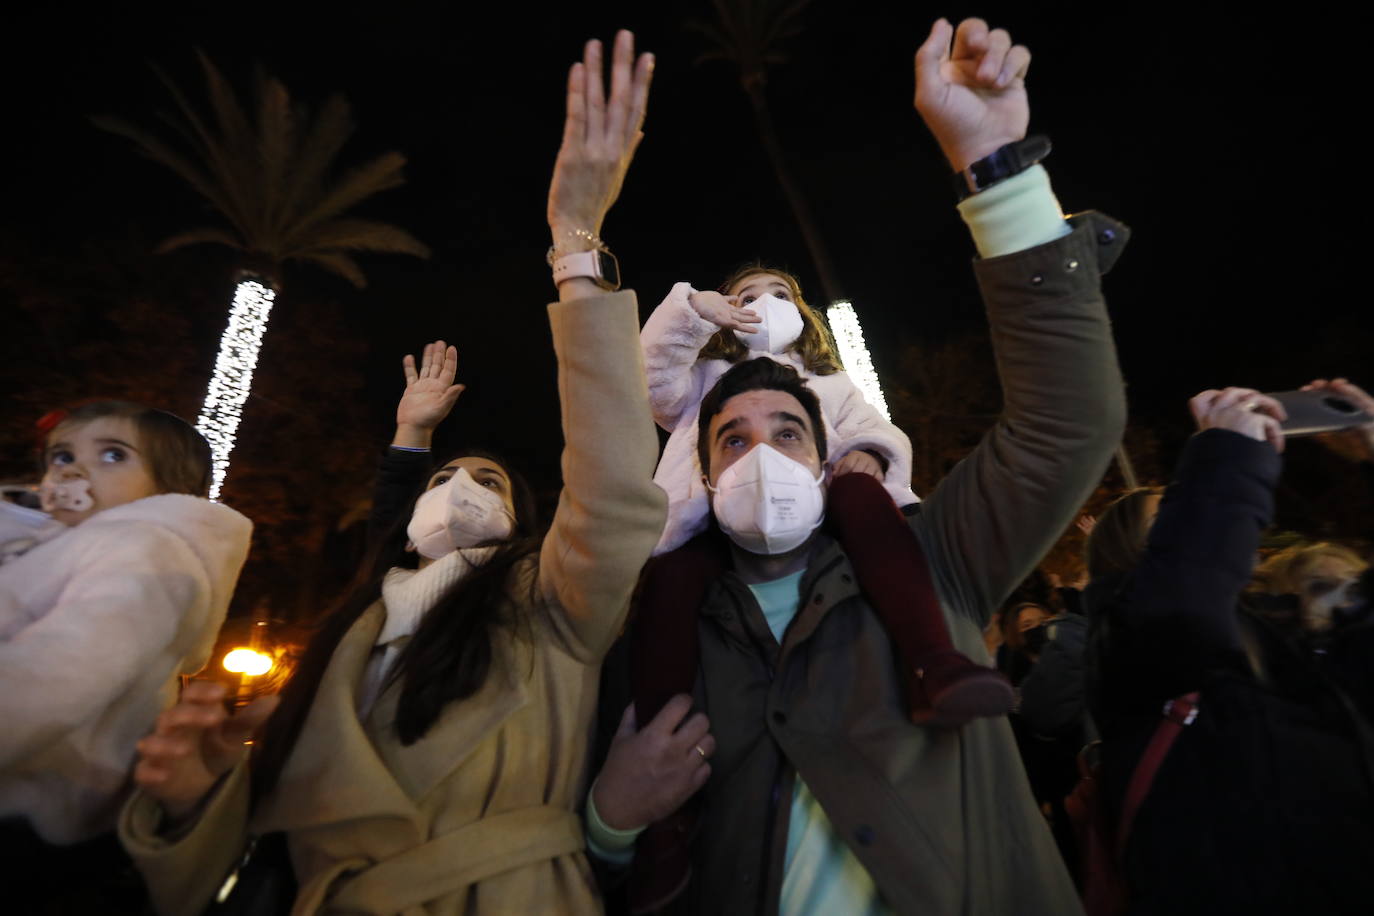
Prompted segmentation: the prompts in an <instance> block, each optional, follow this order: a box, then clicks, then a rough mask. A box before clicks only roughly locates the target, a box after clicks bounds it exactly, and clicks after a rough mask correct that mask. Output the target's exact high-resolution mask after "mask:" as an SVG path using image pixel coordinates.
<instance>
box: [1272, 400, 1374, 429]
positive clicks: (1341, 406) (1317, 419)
mask: <svg viewBox="0 0 1374 916" xmlns="http://www.w3.org/2000/svg"><path fill="white" fill-rule="evenodd" d="M1269 397H1271V398H1273V399H1274V400H1276V401H1278V402H1279V403H1280V404H1282V405H1283V409H1284V411H1285V412H1286V413H1287V414H1288V419H1287V420H1284V421H1283V423H1282V424H1281V426H1282V429H1283V434H1284V435H1285V436H1310V435H1312V434H1314V433H1329V432H1333V431H1335V430H1338V429H1349V428H1350V427H1352V426H1363V425H1364V424H1365V423H1374V416H1371V415H1370V414H1368V413H1366V412H1365V411H1363V410H1360V409H1359V408H1358V407H1356V406H1355V405H1354V404H1352V403H1351V402H1350V401H1347V400H1346V399H1345V398H1343V397H1341V396H1340V395H1338V394H1334V393H1332V392H1330V391H1273V392H1270V393H1269Z"/></svg>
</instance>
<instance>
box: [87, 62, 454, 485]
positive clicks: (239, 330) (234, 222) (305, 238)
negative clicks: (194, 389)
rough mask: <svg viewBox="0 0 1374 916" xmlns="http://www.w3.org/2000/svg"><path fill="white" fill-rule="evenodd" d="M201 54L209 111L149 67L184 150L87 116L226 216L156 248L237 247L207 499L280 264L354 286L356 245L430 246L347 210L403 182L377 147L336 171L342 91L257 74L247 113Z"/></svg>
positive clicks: (245, 388) (207, 410)
mask: <svg viewBox="0 0 1374 916" xmlns="http://www.w3.org/2000/svg"><path fill="white" fill-rule="evenodd" d="M199 58H200V64H201V69H202V70H203V71H204V74H205V84H206V89H207V92H208V94H209V98H210V111H211V117H210V118H205V117H203V116H202V115H201V113H200V112H198V111H197V110H196V108H195V107H194V106H192V105H191V104H190V102H189V101H188V100H187V98H186V95H185V94H184V93H183V92H182V91H181V89H180V88H179V87H178V86H177V85H176V84H175V83H174V82H172V81H171V80H170V79H168V78H167V77H166V76H164V75H163V74H161V73H160V72H159V74H158V75H159V77H161V78H162V81H163V83H164V84H166V86H167V88H168V90H169V91H170V92H171V95H172V98H173V100H174V101H175V102H176V106H177V109H178V111H179V114H180V118H170V117H167V116H165V115H164V116H163V120H165V121H167V122H168V123H169V124H170V125H171V126H172V127H173V128H174V130H175V131H176V133H177V135H178V136H179V137H180V138H181V139H182V140H183V141H184V145H185V146H186V147H189V150H188V151H187V152H183V151H181V150H180V149H179V148H177V147H176V146H174V145H172V144H169V143H167V142H165V141H163V140H162V139H161V138H160V137H158V136H157V135H155V134H153V133H150V132H148V131H146V130H144V129H142V128H140V127H136V126H134V125H132V124H130V123H129V122H127V121H125V120H123V119H121V118H115V117H97V118H93V119H92V120H93V121H94V122H95V124H96V126H98V127H101V128H103V129H105V130H108V131H110V132H112V133H116V134H119V135H120V136H123V137H126V138H128V139H129V140H132V141H133V142H134V143H135V144H136V146H137V147H138V150H139V152H141V153H142V154H143V155H144V156H146V157H148V158H149V159H152V160H153V161H154V162H157V163H159V164H160V165H163V166H165V167H167V168H169V169H171V170H172V171H173V172H175V173H176V174H177V175H178V176H179V177H180V178H181V179H182V180H183V181H185V182H186V183H187V184H189V185H190V186H191V187H192V189H194V190H195V191H196V193H197V194H199V195H200V196H201V197H203V198H204V199H205V200H206V201H207V202H208V203H209V204H210V206H211V208H212V209H213V210H215V211H216V212H217V213H218V214H219V215H220V216H222V217H223V218H224V219H225V220H226V221H227V222H228V223H229V227H218V226H210V227H204V228H200V229H193V230H190V231H188V232H183V233H180V234H178V235H175V236H173V237H171V238H169V239H167V240H166V241H164V242H162V244H160V245H159V246H158V248H157V251H158V252H159V253H166V252H169V251H174V250H176V249H178V248H181V247H184V246H186V245H194V244H200V243H205V242H210V243H215V244H221V245H227V246H229V247H231V248H234V249H236V250H238V251H240V252H242V253H243V258H244V263H245V266H246V267H248V268H249V270H248V271H247V272H245V274H244V275H243V276H242V277H241V278H240V280H239V282H238V284H237V286H236V288H235V290H234V302H233V306H232V307H231V309H230V312H229V324H228V326H227V328H226V329H225V331H224V335H223V336H222V337H221V338H220V349H219V355H218V356H217V357H216V359H215V370H214V375H213V376H212V377H211V379H210V388H209V391H208V393H207V394H206V397H205V406H204V407H203V409H202V410H201V414H200V419H199V420H198V421H197V424H196V425H197V428H198V429H200V431H201V433H202V434H203V435H204V436H205V438H206V439H207V440H209V442H210V446H211V449H212V451H213V454H214V477H213V483H212V488H211V494H210V495H211V498H212V499H216V498H218V497H219V493H220V489H221V488H222V486H223V484H224V478H225V475H226V473H227V472H228V469H229V454H230V452H231V451H232V450H233V448H234V438H235V435H236V433H237V431H238V425H239V419H240V418H241V416H242V414H243V410H244V405H245V402H246V401H247V399H248V395H249V394H250V393H251V392H252V385H253V370H254V369H255V368H256V367H257V362H258V351H259V348H260V347H261V345H262V338H263V334H264V332H265V331H266V329H267V319H268V316H269V314H270V312H271V309H272V305H273V303H274V301H275V300H276V298H277V295H278V293H280V291H281V283H280V281H279V280H278V279H277V278H278V277H279V276H280V269H281V265H283V264H285V263H286V262H288V261H305V262H309V263H311V264H314V265H316V266H317V267H321V268H323V269H325V270H327V271H329V272H331V273H333V274H336V275H338V276H340V277H343V278H344V279H345V280H347V281H348V282H350V283H352V284H353V285H354V286H357V287H359V288H361V287H364V286H366V285H367V278H366V277H365V276H364V275H363V272H362V270H361V269H360V268H359V267H358V265H357V263H356V262H355V261H354V260H353V257H352V255H353V253H355V252H366V251H372V252H388V253H394V254H409V255H415V256H417V257H428V256H429V248H427V247H426V246H425V245H424V244H423V243H421V242H420V241H419V240H418V239H416V238H415V237H414V236H412V235H411V234H410V233H408V232H406V231H405V230H404V229H401V228H399V227H397V226H393V225H390V224H388V223H381V222H376V221H373V220H365V219H356V218H351V217H346V216H345V215H344V214H346V213H347V212H348V211H349V210H351V209H352V208H353V207H354V206H356V205H357V204H359V203H360V202H362V201H363V200H366V199H367V198H369V197H371V196H373V195H374V194H377V193H378V192H380V191H384V190H386V189H388V188H394V187H397V186H399V185H401V184H404V181H405V180H404V178H403V177H402V174H401V173H402V169H403V167H404V166H405V157H404V156H402V155H401V154H400V153H395V152H390V153H383V154H382V155H380V156H378V157H376V158H375V159H372V160H371V161H369V162H367V163H365V164H363V165H362V166H360V167H358V168H355V169H352V170H350V171H348V172H345V173H343V174H342V175H338V174H336V173H335V167H334V166H335V159H336V158H337V156H338V154H339V150H340V149H341V148H342V147H343V145H344V142H345V141H346V140H347V139H348V138H349V136H351V135H352V133H353V131H354V127H355V125H354V124H353V119H352V114H351V112H350V109H349V105H348V102H347V101H346V100H345V99H344V98H343V97H342V96H339V95H335V96H333V97H331V98H329V99H328V100H326V101H325V103H324V104H323V105H322V106H321V107H320V109H319V110H318V112H314V111H311V110H310V109H309V108H307V107H306V106H304V105H300V104H294V105H293V104H292V101H291V97H290V95H289V93H288V92H287V91H286V87H285V86H283V85H282V84H281V82H279V81H278V80H275V79H271V78H267V77H262V76H259V78H258V81H257V93H256V96H257V97H256V100H255V101H256V107H255V109H254V110H255V111H256V117H250V116H249V114H248V113H247V111H246V110H245V108H244V106H243V105H242V104H241V103H240V101H239V99H238V96H237V95H236V94H235V92H234V90H233V88H232V87H231V86H230V85H229V83H228V81H227V80H225V79H224V77H223V76H222V75H221V74H220V72H219V70H218V69H217V68H216V67H215V66H214V64H212V63H211V62H210V59H209V58H208V57H206V56H205V55H204V54H200V55H199Z"/></svg>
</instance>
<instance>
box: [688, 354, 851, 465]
mask: <svg viewBox="0 0 1374 916" xmlns="http://www.w3.org/2000/svg"><path fill="white" fill-rule="evenodd" d="M760 389H767V390H771V391H781V392H784V393H785V394H790V395H792V397H794V398H796V399H797V400H798V401H800V402H801V406H802V407H803V408H805V409H806V415H807V417H809V418H810V420H811V436H812V438H814V439H815V440H816V454H817V455H818V456H819V457H820V459H821V461H825V453H826V452H825V421H824V420H823V419H822V418H821V401H820V398H818V397H816V392H814V391H812V390H811V389H810V388H808V387H807V386H806V382H805V381H804V380H803V379H802V377H801V376H800V375H799V374H798V373H797V370H796V369H793V368H792V367H791V366H784V365H783V364H782V363H780V362H778V361H777V360H775V359H769V358H768V357H767V356H760V357H757V358H755V359H750V360H746V361H744V362H742V363H736V364H735V365H734V366H731V367H730V370H729V371H728V372H726V373H725V374H724V375H722V376H721V377H720V378H719V379H718V380H717V381H716V384H715V386H714V387H712V388H711V390H710V391H708V392H706V397H704V398H702V399H701V412H700V414H699V415H698V416H697V460H698V461H700V462H701V472H702V473H703V474H705V475H706V476H708V477H709V476H710V475H711V436H710V433H711V420H712V419H713V418H714V417H715V415H716V414H718V413H720V410H721V408H722V407H724V406H725V402H726V401H728V400H730V399H731V398H733V397H734V396H735V395H737V394H744V393H745V392H746V391H758V390H760Z"/></svg>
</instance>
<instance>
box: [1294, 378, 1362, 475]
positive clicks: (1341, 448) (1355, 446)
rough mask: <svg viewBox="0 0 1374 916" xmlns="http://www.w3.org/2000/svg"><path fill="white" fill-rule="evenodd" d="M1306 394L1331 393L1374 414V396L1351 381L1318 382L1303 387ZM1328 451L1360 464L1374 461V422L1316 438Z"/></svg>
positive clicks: (1323, 434)
mask: <svg viewBox="0 0 1374 916" xmlns="http://www.w3.org/2000/svg"><path fill="white" fill-rule="evenodd" d="M1302 390H1303V391H1329V392H1330V393H1331V394H1334V395H1336V396H1337V397H1341V398H1344V399H1345V400H1347V401H1349V402H1350V403H1351V404H1354V405H1355V406H1356V407H1358V408H1359V409H1360V410H1363V411H1364V412H1365V413H1367V414H1370V415H1374V395H1370V394H1369V392H1367V391H1365V390H1364V389H1363V388H1361V387H1360V386H1359V385H1356V384H1355V383H1354V382H1351V381H1350V380H1349V379H1343V378H1338V379H1332V380H1330V381H1327V380H1326V379H1324V378H1319V379H1315V380H1313V381H1312V382H1309V383H1308V384H1306V385H1303V386H1302ZM1313 438H1315V439H1316V440H1317V441H1318V442H1320V443H1321V444H1322V445H1325V446H1326V447H1327V448H1329V449H1331V450H1332V451H1334V452H1336V453H1337V454H1339V455H1343V456H1345V457H1347V458H1353V459H1354V460H1356V461H1374V423H1365V424H1363V425H1361V426H1352V427H1351V428H1350V429H1343V430H1341V431H1340V432H1335V433H1322V434H1320V435H1318V436H1314V437H1313Z"/></svg>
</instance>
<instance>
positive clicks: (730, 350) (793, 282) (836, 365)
mask: <svg viewBox="0 0 1374 916" xmlns="http://www.w3.org/2000/svg"><path fill="white" fill-rule="evenodd" d="M756 274H767V275H768V276H770V277H777V278H778V279H779V280H781V281H783V282H784V283H786V284H787V288H788V290H789V291H790V292H791V294H792V302H793V303H795V304H796V306H797V311H798V312H800V313H801V319H802V332H801V336H800V337H798V338H797V339H796V341H795V342H794V343H793V344H792V345H791V346H790V347H788V348H787V349H788V350H790V351H792V352H794V353H796V354H797V356H798V357H800V358H801V361H802V365H803V366H804V367H805V368H806V371H807V372H809V373H811V374H812V375H832V374H833V373H836V372H839V371H840V370H841V369H843V368H844V367H843V366H841V365H840V359H839V357H838V356H837V355H836V354H835V341H834V340H833V339H832V338H831V336H830V329H829V328H828V327H826V325H825V322H824V321H822V320H821V316H820V315H818V314H817V313H816V311H815V310H814V309H812V308H811V306H809V305H807V304H806V300H804V299H803V298H802V293H801V284H800V283H798V282H797V278H796V277H795V276H793V275H792V274H790V273H788V272H787V271H785V270H778V269H777V268H775V267H769V266H768V265H766V264H762V263H760V262H758V261H755V262H753V263H750V264H745V265H743V266H741V267H739V268H737V269H736V270H735V271H734V272H733V273H731V274H730V276H728V277H726V278H725V282H724V283H722V284H721V285H720V292H721V294H723V295H726V296H728V295H730V290H731V289H733V288H734V287H736V286H738V285H739V283H740V281H741V280H744V279H746V278H748V277H752V276H755V275H756ZM698 355H699V357H700V358H701V359H723V360H725V361H726V362H728V363H737V362H739V361H740V360H742V359H744V358H745V357H747V356H748V355H749V347H748V346H746V345H745V343H744V341H742V340H740V339H739V338H738V337H737V336H735V332H734V331H731V330H728V329H726V328H722V329H721V330H719V331H717V332H716V333H715V334H714V335H712V337H711V339H710V340H708V341H707V342H706V346H704V347H702V348H701V353H700V354H698Z"/></svg>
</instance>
